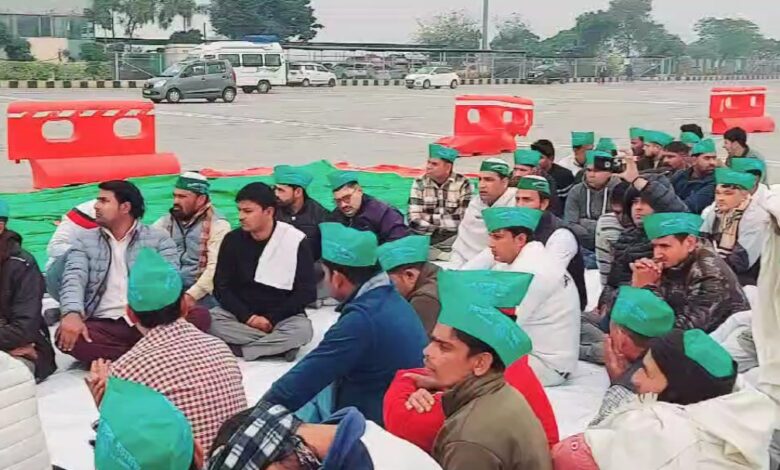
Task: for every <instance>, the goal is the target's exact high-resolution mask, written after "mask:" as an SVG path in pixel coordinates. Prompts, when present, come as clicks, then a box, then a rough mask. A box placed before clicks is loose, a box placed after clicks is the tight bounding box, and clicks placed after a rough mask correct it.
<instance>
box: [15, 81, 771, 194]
mask: <svg viewBox="0 0 780 470" xmlns="http://www.w3.org/2000/svg"><path fill="white" fill-rule="evenodd" d="M765 84H766V85H768V86H769V89H770V96H769V103H770V104H769V106H768V112H769V113H770V114H773V115H774V116H775V117H776V118H778V119H779V120H780V100H778V99H775V96H776V95H778V96H780V94H779V93H780V81H768V82H766V83H765ZM718 85H721V83H718ZM711 86H713V84H712V83H645V82H643V83H615V84H607V85H594V84H566V85H550V86H543V85H507V86H483V87H477V86H469V87H462V88H461V89H459V90H455V91H452V90H449V89H442V90H427V91H423V90H414V91H411V90H407V89H405V88H397V87H387V88H385V87H377V88H373V87H372V88H317V89H314V88H312V89H302V88H292V89H284V88H280V89H275V90H273V92H272V93H271V94H269V95H257V94H253V95H244V94H240V95H239V97H238V99H237V100H236V102H235V103H233V104H224V103H214V104H207V103H202V102H193V103H187V104H180V105H168V104H162V105H159V106H158V109H157V115H158V118H157V136H158V137H157V142H158V149H159V150H160V151H173V152H175V153H176V154H177V155H178V156H179V158H180V159H181V161H182V163H183V166H184V167H185V168H187V169H197V168H204V167H210V168H218V169H242V168H249V167H257V166H272V165H274V164H278V163H282V162H284V163H292V164H298V163H305V162H308V161H311V160H315V159H323V158H324V159H330V160H333V161H336V160H346V161H349V162H352V163H355V164H359V165H371V164H378V163H395V164H402V165H420V164H422V162H423V161H424V159H425V154H426V144H427V143H428V142H430V141H432V140H434V139H435V138H437V137H440V136H444V135H449V133H450V132H451V129H452V122H453V108H454V106H453V104H454V99H453V98H454V96H456V95H458V94H464V93H468V94H492V95H517V96H524V97H528V98H531V99H533V100H534V101H535V102H536V123H535V125H534V127H533V129H532V131H531V135H530V136H529V137H528V138H527V139H523V141H524V142H526V141H530V140H531V139H536V138H542V137H544V138H549V139H552V140H553V141H554V142H556V144H558V148H559V154H560V155H561V156H563V155H565V154H567V153H568V152H569V150H570V149H569V148H568V147H567V146H566V145H565V144H568V141H569V134H568V133H569V131H571V130H594V131H596V132H597V134H599V135H602V136H609V137H613V138H616V139H617V141H618V144H619V145H623V146H625V145H626V144H627V132H628V128H629V127H630V126H641V127H647V128H655V129H662V130H666V131H668V132H671V133H675V134H676V133H677V129H678V128H679V126H680V124H683V123H687V122H698V123H699V124H701V125H702V126H703V127H705V128H706V126H707V125H708V123H709V120H708V119H707V113H708V106H709V89H710V87H711ZM135 98H140V91H135V90H0V113H1V114H2V115H4V114H5V109H6V106H7V104H8V103H9V102H11V101H14V100H23V99H35V100H110V99H135ZM753 141H755V146H756V148H758V149H759V150H760V151H762V153H764V154H765V155H767V157H768V158H769V159H770V160H772V163H773V166H774V167H775V168H774V175H773V178H772V179H773V181H774V182H780V168H778V167H780V155H772V154H771V152H770V150H772V149H775V148H780V134H777V133H775V134H769V135H756V136H755V137H751V142H753ZM6 155H7V153H6V123H5V120H4V119H2V120H0V156H2V159H0V192H5V191H19V190H28V189H30V178H29V170H28V166H27V164H25V163H22V164H21V165H14V164H12V163H10V162H8V161H7V160H6V159H5V157H6ZM478 164H479V159H476V158H474V159H464V160H462V161H461V163H459V164H458V165H459V166H460V168H463V169H465V170H469V169H474V168H476V167H477V166H478ZM770 173H772V170H770Z"/></svg>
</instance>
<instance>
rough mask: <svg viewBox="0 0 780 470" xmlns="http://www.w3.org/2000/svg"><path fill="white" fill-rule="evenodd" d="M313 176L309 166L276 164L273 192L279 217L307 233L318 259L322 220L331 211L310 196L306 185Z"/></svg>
mask: <svg viewBox="0 0 780 470" xmlns="http://www.w3.org/2000/svg"><path fill="white" fill-rule="evenodd" d="M313 179H314V177H313V176H312V175H311V173H309V172H308V171H307V170H306V169H304V168H302V167H295V166H290V165H277V166H275V167H274V183H275V184H274V194H275V195H276V205H277V207H276V220H278V221H280V222H284V223H287V224H290V225H292V226H293V227H295V228H297V229H298V230H300V231H301V232H303V233H304V234H305V235H306V241H308V242H309V247H310V248H311V253H312V256H313V258H314V260H315V261H319V259H320V258H321V257H322V253H321V252H320V251H321V248H320V246H321V243H320V224H321V223H323V222H326V221H328V220H329V219H330V217H331V213H330V211H328V210H327V209H325V208H324V207H322V204H320V203H319V202H317V201H315V200H314V199H312V198H311V197H309V195H308V193H307V192H306V188H307V187H308V186H309V185H310V184H311V182H312V180H313Z"/></svg>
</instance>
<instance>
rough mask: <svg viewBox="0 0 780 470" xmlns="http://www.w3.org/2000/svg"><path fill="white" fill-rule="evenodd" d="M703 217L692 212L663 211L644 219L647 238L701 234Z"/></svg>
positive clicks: (643, 223)
mask: <svg viewBox="0 0 780 470" xmlns="http://www.w3.org/2000/svg"><path fill="white" fill-rule="evenodd" d="M702 223H703V219H702V218H701V216H700V215H698V214H691V213H690V212H662V213H657V214H652V215H648V216H646V217H645V218H644V219H642V225H643V226H644V228H645V233H646V234H647V238H649V239H650V240H655V239H657V238H662V237H666V236H669V235H682V234H688V235H694V236H697V237H698V236H699V231H700V230H701V225H702Z"/></svg>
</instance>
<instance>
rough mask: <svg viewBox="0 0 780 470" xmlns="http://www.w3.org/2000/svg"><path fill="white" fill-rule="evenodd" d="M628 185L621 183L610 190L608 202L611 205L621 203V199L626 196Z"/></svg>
mask: <svg viewBox="0 0 780 470" xmlns="http://www.w3.org/2000/svg"><path fill="white" fill-rule="evenodd" d="M629 186H630V185H629V184H628V183H627V182H626V181H621V182H620V183H618V184H616V185H615V187H614V188H612V192H611V193H610V195H609V202H610V203H611V204H618V203H622V202H623V198H624V197H625V196H626V192H627V191H628V187H629Z"/></svg>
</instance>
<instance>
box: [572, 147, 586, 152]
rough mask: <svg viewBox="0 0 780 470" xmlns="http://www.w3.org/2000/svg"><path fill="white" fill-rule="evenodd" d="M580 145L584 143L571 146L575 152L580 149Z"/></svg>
mask: <svg viewBox="0 0 780 470" xmlns="http://www.w3.org/2000/svg"><path fill="white" fill-rule="evenodd" d="M582 147H585V146H584V145H574V146H572V149H573V150H574V151H575V152H576V151H577V150H579V149H581V148H582Z"/></svg>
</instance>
